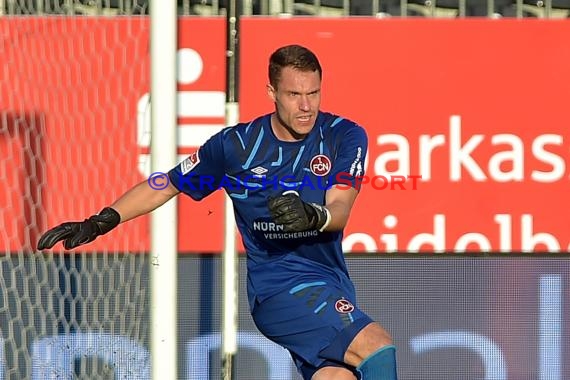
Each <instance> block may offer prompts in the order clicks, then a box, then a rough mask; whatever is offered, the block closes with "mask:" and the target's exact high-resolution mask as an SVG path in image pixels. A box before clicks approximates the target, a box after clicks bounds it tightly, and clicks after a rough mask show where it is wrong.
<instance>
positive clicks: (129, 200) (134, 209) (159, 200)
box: [110, 180, 179, 223]
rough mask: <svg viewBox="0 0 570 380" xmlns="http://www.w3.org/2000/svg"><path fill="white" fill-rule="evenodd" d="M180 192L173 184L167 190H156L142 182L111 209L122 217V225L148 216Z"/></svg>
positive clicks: (118, 200) (146, 182)
mask: <svg viewBox="0 0 570 380" xmlns="http://www.w3.org/2000/svg"><path fill="white" fill-rule="evenodd" d="M178 193H179V191H178V189H177V188H176V187H174V186H173V185H172V184H168V186H167V187H166V188H165V189H162V190H156V189H153V188H152V187H150V186H149V184H148V181H146V180H145V181H142V182H140V183H139V184H137V185H135V186H134V187H132V188H131V189H130V190H128V191H127V192H126V193H124V194H123V195H122V196H121V197H120V198H119V199H117V200H116V201H115V202H114V203H113V204H112V205H111V206H110V207H111V208H113V209H114V210H116V211H117V212H118V213H119V215H120V216H121V223H123V222H126V221H128V220H131V219H134V218H136V217H138V216H141V215H144V214H147V213H149V212H151V211H153V210H154V209H156V208H158V207H160V206H162V205H163V204H165V203H166V202H168V201H169V200H170V199H171V198H172V197H174V196H176V195H178Z"/></svg>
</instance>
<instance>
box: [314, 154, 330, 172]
mask: <svg viewBox="0 0 570 380" xmlns="http://www.w3.org/2000/svg"><path fill="white" fill-rule="evenodd" d="M331 166H332V165H331V160H330V159H329V158H328V157H327V156H325V155H324V154H318V155H316V156H315V157H313V159H312V160H311V164H310V169H311V173H313V174H314V175H316V176H319V177H322V176H325V175H327V174H329V172H330V171H331Z"/></svg>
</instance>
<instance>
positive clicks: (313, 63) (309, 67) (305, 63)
mask: <svg viewBox="0 0 570 380" xmlns="http://www.w3.org/2000/svg"><path fill="white" fill-rule="evenodd" d="M288 66H291V67H293V68H295V69H297V70H301V71H318V72H319V78H322V76H323V69H322V68H321V64H320V63H319V59H318V58H317V56H316V55H315V54H314V53H313V52H312V51H310V50H309V49H307V48H306V47H303V46H300V45H287V46H283V47H280V48H279V49H277V50H275V51H274V52H273V54H271V57H270V58H269V83H271V85H272V86H273V87H275V88H277V82H279V79H280V77H281V70H283V68H284V67H288Z"/></svg>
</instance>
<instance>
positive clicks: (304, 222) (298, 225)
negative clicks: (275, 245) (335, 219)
mask: <svg viewBox="0 0 570 380" xmlns="http://www.w3.org/2000/svg"><path fill="white" fill-rule="evenodd" d="M267 205H268V207H269V212H270V214H271V218H272V219H273V221H274V222H275V223H277V224H282V225H283V227H284V229H285V231H287V232H301V231H308V230H315V229H316V230H319V231H321V232H322V231H324V229H325V228H326V227H327V225H328V224H329V222H330V220H331V214H330V212H329V210H327V209H326V208H325V207H324V206H320V205H318V204H316V203H307V202H303V201H302V200H301V198H299V194H298V193H297V192H295V191H286V192H284V193H283V195H280V196H278V197H276V198H269V201H268V204H267Z"/></svg>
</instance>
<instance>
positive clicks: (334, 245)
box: [169, 112, 368, 306]
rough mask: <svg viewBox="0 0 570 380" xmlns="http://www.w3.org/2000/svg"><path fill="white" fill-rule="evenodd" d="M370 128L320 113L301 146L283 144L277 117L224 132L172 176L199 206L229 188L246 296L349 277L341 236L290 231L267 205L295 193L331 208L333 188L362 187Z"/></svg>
mask: <svg viewBox="0 0 570 380" xmlns="http://www.w3.org/2000/svg"><path fill="white" fill-rule="evenodd" d="M367 144H368V140H367V136H366V132H365V130H364V129H363V128H362V127H360V126H359V125H357V124H356V123H354V122H352V121H350V120H347V119H344V118H342V117H340V116H337V115H333V114H330V113H325V112H319V114H318V117H317V120H316V123H315V126H314V128H313V129H312V130H311V132H310V133H309V134H308V135H307V137H306V138H305V139H304V140H302V141H295V142H289V141H281V140H278V139H277V137H275V135H274V133H273V130H272V128H271V114H267V115H264V116H261V117H259V118H257V119H255V120H253V121H251V122H250V123H240V124H237V125H236V126H233V127H227V128H224V129H223V130H222V131H220V132H219V133H217V134H215V135H213V136H212V137H211V138H210V139H209V140H208V141H207V142H205V143H204V144H203V145H202V146H201V147H200V148H199V149H198V150H197V152H195V153H193V154H191V155H190V156H188V157H187V158H186V159H185V160H184V161H182V162H180V163H179V164H178V165H177V166H176V167H174V168H173V169H172V170H171V171H170V172H169V177H170V180H171V182H172V184H173V185H174V186H175V187H176V188H177V189H178V190H180V191H181V192H182V193H185V194H187V195H189V196H190V197H192V198H193V199H194V200H197V201H199V200H201V199H203V198H204V197H206V196H208V195H209V194H211V193H212V192H214V191H216V190H219V189H222V188H223V189H224V190H225V191H226V192H227V193H228V194H229V196H230V197H231V199H232V201H233V205H234V212H235V218H236V224H237V227H238V229H239V231H240V233H241V235H242V239H243V244H244V247H245V249H246V252H247V268H248V295H249V302H250V306H253V301H254V299H256V298H257V299H258V300H260V301H262V300H263V299H265V298H267V297H270V296H271V295H273V294H276V293H277V292H279V291H281V290H283V289H289V288H290V286H293V285H294V284H296V283H298V282H299V279H303V280H305V281H310V280H311V279H315V280H316V279H319V278H322V277H323V276H333V277H334V276H338V273H339V272H340V273H341V274H344V275H346V276H347V277H348V271H347V268H346V264H345V261H344V255H343V252H342V245H341V242H342V232H340V231H339V232H319V231H317V230H313V231H304V232H286V231H284V230H283V226H282V225H279V224H275V223H273V222H272V220H271V217H270V214H269V210H268V208H267V200H268V198H269V197H271V196H278V195H280V194H282V193H283V192H285V191H288V190H294V191H296V192H297V193H299V195H300V197H301V199H302V200H304V201H305V202H314V203H317V204H320V205H324V204H325V193H326V190H327V189H329V188H330V187H331V186H333V185H336V184H338V185H341V186H342V187H343V188H344V189H347V188H349V187H358V177H361V176H363V175H364V160H365V158H366V153H367Z"/></svg>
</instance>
